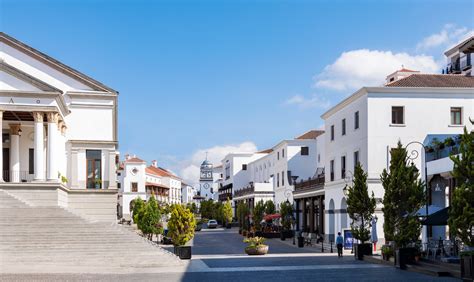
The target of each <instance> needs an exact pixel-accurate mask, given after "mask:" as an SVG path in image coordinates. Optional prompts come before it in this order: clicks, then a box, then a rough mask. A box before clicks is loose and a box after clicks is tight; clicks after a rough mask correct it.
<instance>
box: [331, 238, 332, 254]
mask: <svg viewBox="0 0 474 282" xmlns="http://www.w3.org/2000/svg"><path fill="white" fill-rule="evenodd" d="M331 254H332V240H331Z"/></svg>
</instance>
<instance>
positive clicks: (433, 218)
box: [421, 207, 449, 226]
mask: <svg viewBox="0 0 474 282" xmlns="http://www.w3.org/2000/svg"><path fill="white" fill-rule="evenodd" d="M448 211H449V207H447V208H444V209H442V210H439V211H437V212H434V213H432V214H430V215H428V217H427V218H426V219H425V220H423V221H422V222H421V224H422V225H429V226H444V225H447V224H448V217H449V215H448Z"/></svg>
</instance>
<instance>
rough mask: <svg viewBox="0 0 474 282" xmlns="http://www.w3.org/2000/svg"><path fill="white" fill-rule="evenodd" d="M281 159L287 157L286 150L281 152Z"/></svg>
mask: <svg viewBox="0 0 474 282" xmlns="http://www.w3.org/2000/svg"><path fill="white" fill-rule="evenodd" d="M281 157H282V158H284V157H285V149H282V150H281Z"/></svg>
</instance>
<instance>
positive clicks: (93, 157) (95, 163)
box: [86, 150, 102, 189]
mask: <svg viewBox="0 0 474 282" xmlns="http://www.w3.org/2000/svg"><path fill="white" fill-rule="evenodd" d="M101 154H102V152H101V150H86V162H87V170H86V171H87V188H88V189H100V188H102V158H101Z"/></svg>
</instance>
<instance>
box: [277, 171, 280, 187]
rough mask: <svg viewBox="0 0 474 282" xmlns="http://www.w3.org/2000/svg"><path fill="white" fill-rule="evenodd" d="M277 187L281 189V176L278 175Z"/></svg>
mask: <svg viewBox="0 0 474 282" xmlns="http://www.w3.org/2000/svg"><path fill="white" fill-rule="evenodd" d="M277 187H280V174H279V173H277Z"/></svg>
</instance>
